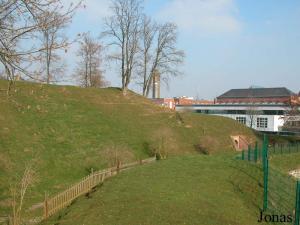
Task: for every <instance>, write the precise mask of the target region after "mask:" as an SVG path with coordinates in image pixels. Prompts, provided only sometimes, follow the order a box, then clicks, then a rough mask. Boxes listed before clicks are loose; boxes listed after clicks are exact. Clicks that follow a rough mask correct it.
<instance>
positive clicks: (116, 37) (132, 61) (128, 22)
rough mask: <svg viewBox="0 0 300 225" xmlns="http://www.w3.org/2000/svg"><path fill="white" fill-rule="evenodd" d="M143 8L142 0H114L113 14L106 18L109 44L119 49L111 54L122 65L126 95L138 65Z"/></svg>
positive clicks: (123, 86)
mask: <svg viewBox="0 0 300 225" xmlns="http://www.w3.org/2000/svg"><path fill="white" fill-rule="evenodd" d="M141 9H142V6H141V1H140V0H113V1H112V6H111V10H112V16H110V17H108V18H106V20H105V27H106V29H105V31H104V32H103V35H104V36H105V37H108V38H109V39H110V40H111V42H109V45H110V46H115V47H116V49H117V52H116V54H113V55H111V58H112V59H114V60H116V61H117V62H118V63H119V65H120V71H121V77H122V90H123V93H124V95H126V92H127V89H128V85H129V83H130V81H131V78H132V73H133V69H134V67H135V65H136V55H137V52H138V44H139V34H140V23H141Z"/></svg>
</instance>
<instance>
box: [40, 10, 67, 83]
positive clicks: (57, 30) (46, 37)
mask: <svg viewBox="0 0 300 225" xmlns="http://www.w3.org/2000/svg"><path fill="white" fill-rule="evenodd" d="M46 14H48V16H47V17H48V18H50V17H52V19H53V21H55V22H54V23H52V24H49V25H47V26H44V27H42V28H41V37H40V39H41V41H42V46H43V50H42V51H41V54H40V56H39V58H40V61H41V64H42V65H41V66H42V69H43V72H44V78H43V80H45V81H46V82H47V84H49V83H50V81H53V80H54V79H55V77H54V74H55V75H56V74H58V73H61V72H62V69H63V64H61V63H60V65H59V66H56V67H55V65H53V64H55V63H56V62H60V61H61V57H60V55H59V54H57V50H59V49H61V48H67V46H68V39H67V38H66V36H65V35H64V33H63V30H64V29H65V28H66V25H67V23H68V22H69V20H70V17H65V18H61V14H59V13H57V11H56V10H55V11H47V12H46ZM42 19H45V18H42Z"/></svg>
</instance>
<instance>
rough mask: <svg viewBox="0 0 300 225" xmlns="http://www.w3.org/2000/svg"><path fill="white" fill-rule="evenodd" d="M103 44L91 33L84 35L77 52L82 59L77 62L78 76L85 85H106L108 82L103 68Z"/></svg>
mask: <svg viewBox="0 0 300 225" xmlns="http://www.w3.org/2000/svg"><path fill="white" fill-rule="evenodd" d="M101 53H102V46H101V44H100V43H98V41H97V40H95V39H93V38H92V37H91V36H90V35H89V34H85V35H83V39H82V41H81V43H80V48H79V50H78V52H77V55H78V57H79V58H80V61H79V62H78V63H77V64H78V67H77V70H76V77H77V79H78V80H79V83H80V85H81V86H83V87H104V86H105V85H106V82H105V80H104V77H103V71H102V70H101V68H100V67H101V62H102V55H101Z"/></svg>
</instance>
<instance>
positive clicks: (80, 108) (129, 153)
mask: <svg viewBox="0 0 300 225" xmlns="http://www.w3.org/2000/svg"><path fill="white" fill-rule="evenodd" d="M5 87H6V82H5V81H3V80H0V89H4V88H5ZM1 94H2V95H1V96H0V125H1V126H0V217H1V216H3V215H6V214H7V213H8V212H9V196H10V192H9V186H10V185H11V184H14V183H15V182H16V180H18V179H20V177H21V175H22V173H23V171H24V168H25V166H26V165H28V164H32V165H33V167H34V169H35V172H36V181H35V184H34V186H33V187H32V188H31V189H30V192H28V195H27V198H26V201H25V202H26V207H28V206H31V205H32V204H34V203H39V202H41V201H43V198H44V193H45V192H48V193H49V194H50V195H52V194H54V193H58V192H60V191H62V190H64V189H65V188H66V187H68V186H69V185H70V184H72V183H74V182H76V181H77V180H79V179H81V178H82V177H84V176H85V175H87V174H88V173H89V172H90V170H91V168H93V169H94V170H97V169H102V168H106V167H107V166H108V164H109V157H108V155H109V154H110V153H109V152H111V151H115V149H117V150H118V152H119V153H120V155H121V156H120V157H122V160H123V161H133V160H136V158H146V157H148V156H149V152H150V151H149V149H151V148H155V146H156V145H157V143H160V141H161V139H162V138H163V139H164V140H166V141H165V145H166V149H167V150H168V154H169V155H170V156H176V155H188V154H195V153H196V148H195V146H198V145H199V144H200V145H201V147H202V148H204V149H206V150H207V151H209V152H210V153H211V154H216V153H221V152H232V151H233V147H232V143H231V139H230V135H235V134H243V135H246V136H248V137H250V138H253V139H254V138H255V136H254V135H253V133H252V131H250V130H249V129H247V128H246V127H244V126H243V125H241V124H238V123H237V122H235V121H233V120H231V119H226V118H222V117H214V116H205V115H198V114H191V113H183V114H178V113H175V112H173V111H170V110H167V109H163V108H161V107H159V106H157V105H154V104H153V103H152V102H151V101H150V100H148V99H145V98H143V97H141V96H139V95H137V94H134V93H129V95H128V96H123V95H122V92H121V91H120V90H119V89H117V88H108V89H93V88H89V89H82V88H79V87H72V86H55V85H48V86H47V85H41V84H34V83H28V82H17V83H16V84H15V86H14V88H13V90H12V92H11V95H10V96H9V97H7V96H6V95H4V92H1Z"/></svg>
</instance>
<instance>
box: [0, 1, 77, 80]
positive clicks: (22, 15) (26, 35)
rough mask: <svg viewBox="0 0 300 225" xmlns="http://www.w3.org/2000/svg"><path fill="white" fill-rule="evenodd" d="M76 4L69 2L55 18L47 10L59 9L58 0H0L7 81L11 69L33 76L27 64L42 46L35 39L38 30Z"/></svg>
mask: <svg viewBox="0 0 300 225" xmlns="http://www.w3.org/2000/svg"><path fill="white" fill-rule="evenodd" d="M79 4H80V3H79ZM76 7H77V5H76V6H75V5H73V4H71V5H70V7H69V8H67V10H66V11H65V13H64V14H61V16H60V17H59V18H58V17H57V16H56V17H53V16H49V10H51V9H58V8H60V9H61V8H62V3H61V1H60V0H26V1H24V0H13V1H11V0H1V1H0V63H1V64H2V66H3V68H4V69H5V73H6V76H7V78H8V79H9V80H10V81H12V80H13V79H14V71H16V72H18V73H22V74H25V75H26V76H27V77H30V78H32V79H34V77H33V76H32V73H30V72H29V68H30V65H31V64H32V63H33V62H34V61H35V60H34V59H35V57H34V56H35V55H36V54H39V53H40V52H41V51H43V50H45V47H44V46H38V45H36V42H34V40H35V38H36V36H37V34H38V33H39V32H40V31H41V30H43V29H45V28H46V27H53V26H54V25H55V24H57V23H60V22H58V20H59V21H61V20H63V18H67V17H69V16H70V12H73V11H74V8H76ZM57 47H59V46H55V48H57Z"/></svg>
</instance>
